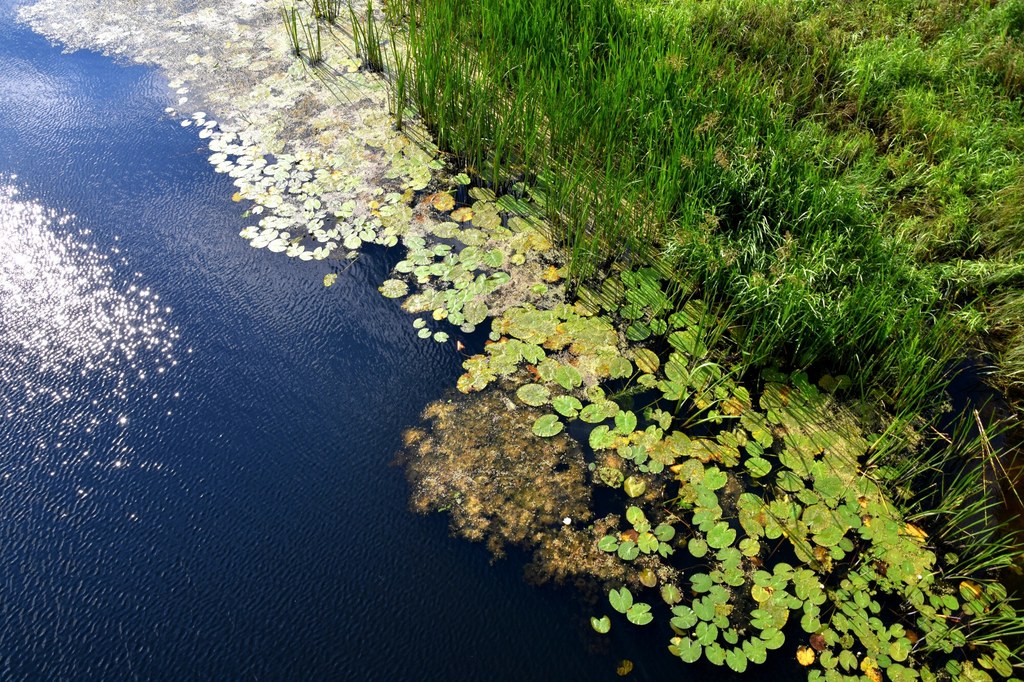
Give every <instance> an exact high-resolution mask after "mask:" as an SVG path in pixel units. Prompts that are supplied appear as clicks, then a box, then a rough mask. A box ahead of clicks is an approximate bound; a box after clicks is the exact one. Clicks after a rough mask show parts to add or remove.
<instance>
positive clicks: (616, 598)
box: [608, 587, 633, 613]
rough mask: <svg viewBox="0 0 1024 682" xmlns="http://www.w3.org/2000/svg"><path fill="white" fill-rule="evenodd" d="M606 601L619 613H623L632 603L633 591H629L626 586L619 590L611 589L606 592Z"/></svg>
mask: <svg viewBox="0 0 1024 682" xmlns="http://www.w3.org/2000/svg"><path fill="white" fill-rule="evenodd" d="M608 602H609V603H610V604H611V605H612V608H613V609H615V610H616V611H618V612H619V613H625V612H626V611H628V610H629V607H630V606H632V605H633V593H632V592H630V591H629V588H628V587H623V588H622V589H619V590H611V591H610V592H609V593H608Z"/></svg>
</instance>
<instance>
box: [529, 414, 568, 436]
mask: <svg viewBox="0 0 1024 682" xmlns="http://www.w3.org/2000/svg"><path fill="white" fill-rule="evenodd" d="M563 428H565V426H564V425H563V424H562V422H560V421H559V420H558V417H557V416H555V415H553V414H545V415H543V416H541V417H538V418H537V420H536V421H534V422H533V432H534V433H535V434H536V435H538V436H540V437H542V438H550V437H551V436H557V435H558V434H559V433H561V432H562V429H563Z"/></svg>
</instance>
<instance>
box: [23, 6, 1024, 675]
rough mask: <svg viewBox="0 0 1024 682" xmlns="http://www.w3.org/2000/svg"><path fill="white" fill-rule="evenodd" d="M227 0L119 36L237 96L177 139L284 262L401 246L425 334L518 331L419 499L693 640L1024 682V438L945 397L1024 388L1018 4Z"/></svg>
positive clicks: (609, 621)
mask: <svg viewBox="0 0 1024 682" xmlns="http://www.w3.org/2000/svg"><path fill="white" fill-rule="evenodd" d="M40 5H41V6H45V7H49V10H48V11H50V12H52V13H54V16H61V15H60V12H61V11H65V10H62V9H61V8H63V7H64V4H63V3H61V2H57V0H41V2H40ZM221 5H223V6H225V7H227V8H228V9H225V10H224V11H223V13H222V14H218V13H217V12H215V11H213V10H212V8H205V9H200V10H195V12H194V13H193V12H192V10H189V11H187V12H185V13H183V14H181V15H180V16H179V15H178V14H174V13H173V12H170V10H166V9H164V8H163V6H160V7H157V6H156V5H153V6H150V7H149V8H147V9H145V10H144V12H154V11H156V12H165V11H166V12H169V14H168V18H167V19H166V25H167V26H171V27H173V28H159V29H158V28H154V27H158V26H160V22H158V21H150V20H147V18H146V16H144V13H143V14H139V13H138V11H137V8H136V3H127V4H125V5H124V7H122V4H121V3H118V2H115V1H113V0H112V2H111V3H110V6H111V7H112V8H115V9H116V10H117V11H120V12H122V14H121V15H119V16H120V18H119V19H118V21H120V22H122V23H130V22H133V21H135V22H139V25H138V26H136V29H137V30H135V31H127V32H125V31H118V32H116V35H115V34H112V33H109V32H103V31H102V30H100V29H98V28H97V29H96V30H94V31H91V33H92V34H97V35H103V36H106V38H105V39H106V40H109V41H111V42H109V43H107V47H108V48H110V47H111V46H112V45H117V46H118V47H120V43H118V42H117V41H123V40H138V41H140V42H139V44H137V45H135V49H136V50H137V51H138V53H139V54H142V55H147V57H146V58H153V56H152V55H153V53H152V52H148V50H151V49H152V48H151V47H150V46H151V45H160V46H161V47H160V49H166V50H171V51H172V54H175V55H176V56H177V57H181V59H180V60H179V61H183V62H184V63H185V64H186V65H187V68H185V69H184V70H183V72H182V74H181V79H180V80H179V79H178V78H175V80H174V81H172V88H175V89H176V90H177V94H178V95H180V98H179V100H178V104H179V107H181V106H185V105H186V102H187V101H188V96H187V93H188V86H187V85H186V81H188V82H189V84H190V85H191V86H192V87H202V88H203V89H204V90H205V92H206V97H207V98H208V99H209V100H210V101H211V102H212V103H213V104H214V105H216V106H218V107H219V108H221V109H222V111H221V112H218V116H220V117H221V121H220V122H216V121H213V120H207V118H206V114H204V113H202V112H195V113H193V114H192V115H191V116H187V117H186V118H185V120H183V121H182V125H188V126H192V125H194V126H195V127H196V128H197V129H199V131H200V132H199V135H200V137H202V138H204V139H209V145H210V149H211V151H212V152H213V155H212V156H211V157H210V160H211V162H212V163H213V164H214V166H215V168H216V170H217V171H219V172H225V173H228V174H230V175H231V176H232V177H233V178H234V179H235V184H236V186H237V187H238V194H236V197H235V198H236V200H239V201H243V200H244V201H245V202H247V207H248V208H247V217H248V216H252V217H253V220H254V221H255V222H256V224H254V225H250V226H249V227H246V228H245V229H243V230H242V232H241V236H242V237H243V238H245V239H247V240H249V243H250V244H251V245H252V246H253V247H256V248H265V249H267V250H269V251H272V252H275V253H283V254H285V255H286V256H289V257H293V258H295V259H297V260H301V261H314V262H318V263H321V266H322V268H324V267H325V268H329V269H330V271H329V272H327V274H324V270H323V269H321V270H320V271H317V272H316V275H315V276H316V277H317V279H318V280H319V279H320V278H321V277H322V278H323V283H324V285H325V286H331V285H333V284H334V283H335V282H336V281H337V279H338V277H339V275H343V274H344V272H345V269H344V268H345V267H347V266H344V265H343V266H341V267H339V266H338V262H339V259H340V258H344V259H352V258H354V257H355V256H356V255H357V254H358V253H359V251H360V250H361V249H362V248H363V247H364V246H366V245H369V244H375V245H380V246H384V247H397V246H398V245H399V244H401V245H402V246H403V247H404V248H405V253H404V255H403V256H401V257H399V258H398V259H396V260H397V263H396V265H395V266H394V269H393V271H392V272H391V273H390V275H389V277H388V278H387V279H386V280H385V281H383V282H382V283H381V285H380V292H381V294H382V295H383V296H385V297H388V298H393V299H397V300H400V301H401V305H402V306H403V308H404V309H405V310H407V311H408V312H410V313H411V314H413V315H414V316H415V317H414V319H413V320H412V321H411V324H412V326H413V328H414V329H415V330H416V333H417V334H418V335H419V336H420V337H422V338H424V339H431V340H432V341H433V342H437V343H440V344H447V345H450V346H452V347H453V348H454V349H457V350H462V349H463V347H464V346H463V341H465V342H466V345H470V344H472V343H474V340H473V339H474V338H475V337H472V336H470V335H473V334H475V333H476V332H477V331H478V330H480V329H483V330H485V331H486V330H488V326H489V332H490V335H489V341H488V343H487V344H486V346H485V347H484V348H483V349H482V351H481V352H479V353H476V354H471V355H469V357H468V358H467V359H466V360H465V362H464V365H463V367H464V369H465V373H464V374H463V376H462V377H460V379H459V381H458V385H457V387H456V388H457V389H458V390H459V391H461V394H460V395H455V396H453V397H450V398H448V399H446V400H444V401H440V402H438V403H435V404H434V405H432V406H431V407H430V408H428V410H427V412H426V413H425V415H424V416H425V423H424V424H423V425H422V426H421V427H419V428H415V429H412V430H410V431H409V432H407V434H406V450H405V452H404V453H403V454H402V456H401V458H400V459H401V460H402V463H403V464H404V465H405V467H406V471H407V475H408V477H409V480H410V483H411V487H412V489H413V506H414V508H416V509H417V510H419V511H429V510H446V511H447V512H448V513H449V514H450V518H451V522H452V527H453V529H454V530H455V531H456V532H458V533H460V534H462V535H464V536H466V537H468V538H471V539H474V540H483V541H486V542H487V543H488V545H489V546H490V548H491V549H492V550H493V551H494V552H495V553H496V554H500V553H502V552H503V551H504V550H505V549H506V548H507V547H508V546H510V545H521V546H524V547H526V548H528V549H530V550H532V551H533V560H532V563H531V565H530V572H531V574H532V575H533V576H534V577H535V578H536V579H538V580H555V581H559V582H571V583H573V584H577V585H585V584H589V585H591V586H592V585H594V584H596V585H598V586H599V587H600V588H601V590H602V591H603V592H602V600H601V604H600V605H599V606H598V607H597V609H596V610H595V612H594V613H593V619H592V621H591V624H592V626H593V628H594V630H595V631H596V632H598V633H602V634H603V633H607V632H609V631H610V630H611V629H612V628H619V627H633V626H636V627H645V628H650V629H651V630H652V636H659V637H663V638H664V641H665V644H666V646H667V647H668V649H669V651H671V652H672V654H673V655H675V656H677V657H679V658H680V659H681V660H682V661H688V662H692V661H696V660H698V659H703V660H706V661H710V662H711V663H714V664H717V665H723V666H728V667H730V668H731V669H733V670H735V671H738V672H743V671H745V670H748V669H750V668H751V666H753V665H756V664H759V663H763V662H765V661H766V660H768V658H769V656H770V655H772V654H771V652H774V651H778V652H780V653H779V654H774V655H775V656H786V657H788V658H789V659H790V660H795V661H796V662H798V663H799V664H800V665H803V666H806V667H807V669H808V677H809V679H822V678H823V679H826V680H837V679H863V678H867V679H869V680H871V681H872V682H875V681H877V680H881V679H883V678H888V679H891V680H914V679H922V680H932V679H956V680H987V679H992V678H993V677H1002V678H1012V676H1013V675H1014V674H1015V673H1016V671H1017V670H1018V669H1019V667H1020V666H1021V665H1022V660H1021V655H1020V652H1021V642H1022V641H1024V618H1022V615H1021V613H1020V612H1019V611H1018V609H1017V606H1016V603H1015V602H1014V600H1013V598H1012V597H1011V595H1010V594H1008V592H1007V590H1006V588H1005V587H1004V583H1003V580H1002V579H1003V577H1004V573H1003V572H1004V571H1005V570H1006V569H1007V568H1009V567H1011V566H1012V565H1013V562H1014V559H1015V558H1016V557H1019V556H1020V543H1019V542H1018V539H1017V537H1016V535H1015V534H1014V533H1013V532H1011V531H1010V530H1009V529H1008V528H1007V527H1006V526H1005V525H1003V523H1002V522H1001V521H1000V516H999V513H998V512H999V507H1000V499H999V486H1000V484H1001V483H1003V481H1001V480H1000V476H1002V473H1003V461H1002V458H1003V455H1004V453H1001V452H1000V450H999V447H998V445H997V444H994V439H991V438H990V437H991V436H993V435H994V433H995V432H996V431H997V430H998V428H997V426H996V425H995V424H992V423H988V422H986V421H985V420H984V419H982V417H981V415H980V413H979V412H972V413H968V414H965V415H964V417H963V418H962V419H960V420H959V424H960V426H958V427H957V428H954V429H952V431H951V432H949V431H950V430H949V429H944V428H939V421H938V418H939V417H940V416H941V414H942V412H941V410H942V403H943V402H944V401H945V400H946V398H947V396H946V395H945V394H944V391H943V389H944V387H945V384H946V383H947V382H948V380H949V378H950V375H951V371H952V369H953V367H954V364H955V362H956V361H959V360H960V359H962V358H963V357H964V356H965V355H966V354H967V353H968V351H970V350H975V351H983V352H987V353H989V354H990V355H988V356H981V357H983V358H989V359H991V360H992V361H994V362H996V364H997V368H998V374H997V381H998V382H999V383H1000V385H1001V386H1004V387H1010V388H1012V387H1014V386H1020V385H1022V379H1021V377H1024V365H1020V363H1021V362H1024V350H1022V346H1021V343H1022V342H1024V335H1022V332H1021V324H1020V321H1021V319H1022V317H1024V303H1022V301H1024V298H1022V292H1021V289H1020V287H1021V284H1022V282H1021V279H1020V275H1021V272H1022V271H1021V267H1022V261H1021V255H1020V245H1021V241H1022V240H1021V238H1020V235H1021V234H1024V233H1022V232H1021V229H1020V228H1021V220H1022V218H1024V212H1022V210H1021V208H1020V207H1021V205H1022V203H1021V201H1020V196H1021V195H1022V192H1024V180H1022V178H1024V175H1022V173H1024V171H1022V166H1021V162H1022V160H1024V158H1022V153H1024V137H1022V135H1024V114H1022V112H1021V100H1020V94H1021V92H1022V89H1024V85H1022V83H1024V81H1022V78H1024V65H1022V59H1024V57H1022V54H1024V52H1022V48H1021V33H1022V31H1024V4H1022V3H1021V2H1019V0H1012V1H1007V2H996V3H989V2H977V3H974V2H964V3H947V2H939V1H938V0H936V1H934V2H933V1H931V0H927V1H925V2H915V3H907V2H903V1H902V0H880V1H879V2H874V3H870V9H866V8H867V7H868V4H867V3H839V2H833V1H832V0H819V1H816V2H796V1H795V0H794V1H792V2H781V3H769V2H766V1H765V0H734V1H729V2H726V1H724V0H712V1H711V2H702V3H696V2H691V1H689V0H676V1H675V2H672V3H667V4H659V5H657V6H655V5H654V4H653V3H650V2H646V1H639V0H592V1H589V2H579V1H578V0H542V1H539V2H528V3H525V2H504V1H503V2H498V1H497V0H420V1H418V2H413V1H412V0H391V1H389V2H387V3H386V4H385V5H384V6H383V7H378V8H376V9H375V8H374V7H373V5H371V4H369V3H367V5H366V6H365V7H364V6H360V5H356V4H346V5H344V6H342V5H341V4H340V2H337V1H335V0H310V2H309V3H306V4H300V5H298V6H297V7H295V8H292V7H287V8H285V9H282V8H281V7H280V5H279V4H278V3H276V2H267V3H265V6H258V5H259V4H258V3H251V2H248V0H246V1H245V2H228V0H225V2H222V3H220V4H219V5H217V6H218V7H220V6H221ZM343 7H344V9H345V10H347V14H348V19H349V21H348V22H346V21H344V20H343V18H344V17H343V14H344V12H343ZM111 11H114V10H111ZM36 12H39V10H36ZM105 12H106V10H105V11H104V13H102V14H98V15H96V17H97V18H96V21H98V22H99V24H98V26H106V25H107V24H106V22H107V21H108V18H107V15H106V13H105ZM183 12H184V10H183ZM89 16H92V15H89ZM225 17H232V18H231V19H230V20H229V19H225ZM83 20H84V19H83ZM65 24H66V22H64V23H62V22H53V23H52V24H50V25H49V26H50V28H51V30H53V31H58V34H59V35H62V34H60V33H59V31H61V30H66V29H65V28H64V26H65ZM183 26H184V27H193V30H196V31H199V30H210V31H212V33H203V34H201V35H202V36H203V37H204V38H206V39H205V40H195V41H194V44H195V45H200V46H203V47H194V46H192V45H189V47H188V50H189V52H188V53H187V55H186V54H185V53H176V52H173V50H175V49H181V48H177V47H176V46H178V45H182V44H186V43H189V37H190V36H188V35H186V34H183V33H180V32H179V30H180V29H179V27H183ZM55 27H57V28H55ZM268 27H269V28H268ZM161 31H162V32H161ZM89 33H90V31H80V32H79V35H85V34H89ZM221 34H223V35H221ZM64 35H66V34H64ZM225 38H227V41H226V42H225ZM161 40H163V41H164V42H163V43H161V42H160V41H161ZM221 44H224V45H227V46H228V47H229V48H230V49H229V50H228V51H227V54H221V53H220V51H219V50H220V47H219V46H220V45H221ZM210 46H218V47H210ZM192 49H195V50H197V51H196V52H191V50H192ZM295 57H300V59H296V58H295ZM225 66H227V67H228V68H225ZM311 66H315V67H316V68H309V67H311ZM254 82H255V85H253V83H254ZM191 94H192V95H193V96H195V93H191ZM385 111H388V112H390V116H391V118H390V119H389V118H388V115H387V114H386V113H385ZM171 112H172V113H174V114H175V115H177V111H176V110H175V109H173V108H172V109H171ZM228 112H230V113H231V114H232V116H230V117H229V116H228ZM414 113H415V114H417V115H418V116H414V115H413V114H414ZM226 119H231V120H226ZM422 124H425V125H426V126H427V128H428V129H429V132H430V133H432V134H433V136H434V138H435V141H436V143H437V145H438V147H435V146H434V142H433V141H431V140H430V139H429V135H428V132H427V131H425V130H424V129H423V128H422V127H421V125H422ZM438 148H440V150H443V152H444V154H446V155H447V156H445V155H443V154H439V153H438ZM444 161H447V162H448V163H447V167H446V164H445V163H444ZM654 630H657V633H656V634H655V633H654V632H653V631H654ZM624 670H625V668H624ZM626 672H628V670H626Z"/></svg>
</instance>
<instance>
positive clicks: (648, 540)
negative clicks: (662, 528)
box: [636, 533, 658, 554]
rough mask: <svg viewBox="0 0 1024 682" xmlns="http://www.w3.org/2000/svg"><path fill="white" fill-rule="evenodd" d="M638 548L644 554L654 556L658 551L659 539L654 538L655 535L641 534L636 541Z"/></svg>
mask: <svg viewBox="0 0 1024 682" xmlns="http://www.w3.org/2000/svg"><path fill="white" fill-rule="evenodd" d="M636 546H637V547H639V548H640V551H641V552H643V553H644V554H653V553H654V552H657V551H658V538H656V537H654V533H641V534H640V537H638V538H637V540H636Z"/></svg>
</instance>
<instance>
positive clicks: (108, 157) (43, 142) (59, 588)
mask: <svg viewBox="0 0 1024 682" xmlns="http://www.w3.org/2000/svg"><path fill="white" fill-rule="evenodd" d="M166 93H167V89H166V83H165V81H164V79H163V78H162V77H161V76H160V74H159V73H157V72H155V71H153V70H149V69H145V68H141V67H126V66H123V65H117V64H115V63H114V62H112V61H111V60H109V59H107V58H105V57H102V56H100V55H97V54H91V53H86V52H79V53H75V54H71V55H65V54H62V53H61V51H60V50H59V49H58V48H55V47H52V46H50V45H48V44H47V43H46V42H45V41H44V40H43V39H42V38H40V37H38V36H36V35H34V34H33V33H31V32H30V31H29V30H28V29H26V28H25V27H23V26H19V25H16V24H15V23H14V20H13V15H12V8H11V5H10V3H9V0H0V187H2V188H4V189H3V190H2V191H0V238H2V239H3V243H4V247H3V248H2V249H0V419H2V421H0V678H2V679H16V680H44V679H45V680H56V679H64V680H98V679H103V680H120V679H174V680H185V679H220V680H228V679H231V680H241V679H265V680H280V679H299V680H319V679H379V680H405V679H416V680H455V679H460V680H477V679H480V680H484V679H487V680H543V679H614V678H615V674H614V661H615V658H616V655H618V656H621V655H624V654H629V655H633V654H636V653H637V651H636V649H634V648H632V647H630V646H626V645H625V644H626V643H625V641H624V638H633V639H640V638H642V637H643V636H644V635H645V634H648V633H646V632H644V631H639V630H635V629H634V630H630V629H628V628H623V627H621V626H620V627H618V628H617V633H613V636H612V637H610V638H605V639H604V640H602V642H604V643H610V644H611V645H612V647H611V649H610V650H609V651H606V652H603V653H594V652H593V650H592V645H593V644H594V641H595V639H596V638H595V637H593V636H592V635H590V634H588V630H589V627H588V626H587V625H586V621H585V620H584V619H585V618H586V617H588V616H589V615H590V612H589V610H588V609H586V608H584V607H582V606H581V605H580V604H578V603H576V602H574V601H573V600H572V599H571V598H567V597H568V596H569V595H568V594H567V593H566V592H558V591H555V590H552V589H536V588H532V587H530V586H528V585H526V584H525V583H523V581H522V579H521V568H522V562H521V561H516V560H506V561H504V562H502V563H499V564H497V565H495V566H491V565H490V564H489V562H488V557H487V554H486V552H485V550H484V549H483V548H482V547H480V546H478V545H471V544H468V543H464V542H462V541H459V540H455V539H452V538H450V537H448V534H447V530H446V526H445V520H444V518H443V517H440V516H434V517H427V518H424V517H418V516H415V515H413V514H411V513H410V512H409V511H408V510H407V509H408V508H407V498H408V493H407V489H406V486H405V483H404V480H403V477H402V474H401V472H400V471H399V470H397V469H395V468H394V467H390V466H389V462H390V461H391V460H392V457H393V455H394V453H395V452H396V451H397V450H398V449H399V447H400V433H401V431H402V429H403V428H404V427H406V426H410V425H413V424H415V423H416V421H417V415H418V414H419V413H420V411H421V410H422V408H423V407H424V405H425V404H426V403H427V402H428V401H430V400H433V399H436V398H438V397H439V396H440V395H441V394H442V391H443V389H444V388H445V387H447V386H450V385H452V384H453V383H454V380H455V378H456V376H457V375H458V373H459V372H460V362H461V358H460V357H459V356H458V355H457V354H456V352H455V350H454V348H453V347H452V346H450V345H441V344H435V343H431V342H424V341H421V340H420V339H418V338H416V334H415V330H414V329H413V328H412V326H411V325H410V318H409V317H408V316H407V315H406V314H405V313H403V312H402V311H401V310H400V309H399V308H398V307H397V306H396V305H395V304H394V303H393V302H390V301H387V300H385V299H383V298H382V297H380V296H379V294H378V293H377V291H376V287H377V286H378V284H379V282H380V281H382V280H383V279H385V278H386V273H387V271H388V267H389V263H388V262H387V258H388V256H384V255H377V256H374V257H366V258H363V259H361V260H360V261H359V262H358V264H357V265H356V266H355V267H353V268H352V269H350V270H348V271H347V272H346V273H345V274H343V275H342V276H341V277H339V279H338V281H337V283H336V284H335V285H334V286H333V287H331V288H330V289H325V288H324V287H323V286H322V283H321V280H322V277H323V275H324V274H326V273H328V272H331V271H332V269H339V268H338V265H337V264H335V265H331V264H330V263H327V262H321V263H299V262H297V261H293V260H289V259H286V258H284V257H282V256H279V255H272V254H269V253H267V252H265V251H257V250H254V249H251V248H250V247H248V245H247V244H246V242H245V241H244V240H242V239H240V238H239V237H238V236H237V233H238V231H239V230H240V229H241V228H242V227H243V226H244V225H245V224H246V222H245V221H244V220H243V218H242V216H241V215H240V212H241V211H240V208H239V206H238V204H234V203H232V202H231V201H230V196H231V194H232V192H233V187H232V186H231V184H230V181H229V180H228V179H226V178H225V177H224V176H218V175H216V174H214V173H213V171H212V169H211V168H210V166H209V165H208V164H207V162H206V161H205V147H204V146H203V144H202V143H201V141H200V140H198V139H197V138H196V137H195V133H194V132H193V131H192V130H187V129H182V128H181V127H180V126H179V125H178V124H177V123H176V122H175V121H173V120H169V119H167V118H165V117H163V114H162V113H161V112H162V111H163V108H164V107H165V106H166V104H167V103H166V101H165V100H166V96H167V95H166ZM14 176H16V177H14ZM15 191H16V192H17V194H16V195H15V194H14V192H15ZM48 211H52V212H53V213H48ZM4 216H6V217H4ZM60 216H65V218H63V219H60V218H59V217H60ZM69 216H73V217H69ZM603 610H604V611H607V610H608V609H607V607H605V608H604V609H603ZM649 639H650V641H651V644H650V645H649V646H645V647H643V648H645V649H647V650H648V654H650V652H652V651H655V652H657V651H662V650H663V649H664V646H665V643H666V642H665V640H667V633H666V632H663V631H659V632H657V633H655V632H653V631H651V632H650V633H649ZM641 658H643V656H641ZM656 658H657V657H656ZM667 658H668V656H667V654H664V655H663V656H662V657H660V658H657V660H659V661H660V663H659V665H662V664H666V659H667ZM647 665H648V666H649V665H652V664H647ZM667 665H668V668H666V669H663V670H662V671H660V672H658V671H655V670H653V669H651V668H650V667H646V668H645V667H644V664H642V662H641V661H638V669H637V670H636V671H635V672H634V674H633V677H634V678H644V677H650V676H653V675H654V674H656V673H657V674H659V675H663V674H664V673H665V672H666V671H668V672H672V673H674V674H677V675H678V674H681V673H684V671H683V670H682V669H681V668H680V667H679V666H678V665H677V664H676V662H674V661H670V660H669V661H667Z"/></svg>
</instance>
